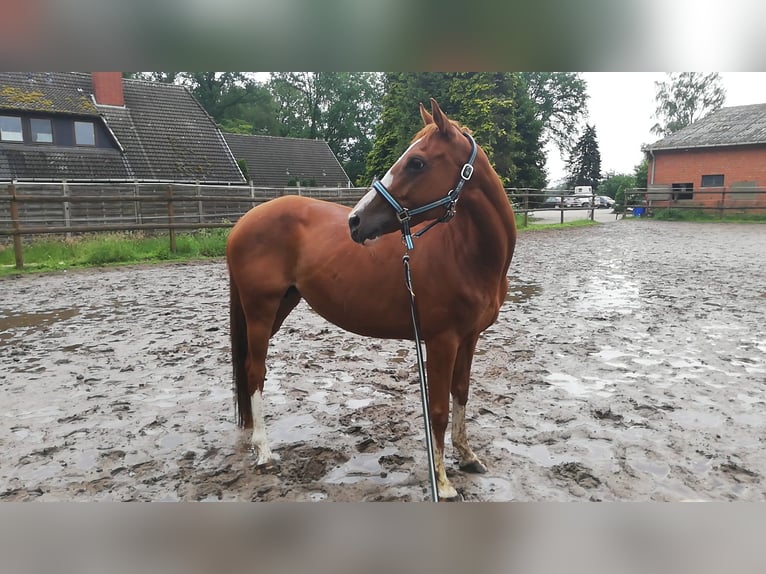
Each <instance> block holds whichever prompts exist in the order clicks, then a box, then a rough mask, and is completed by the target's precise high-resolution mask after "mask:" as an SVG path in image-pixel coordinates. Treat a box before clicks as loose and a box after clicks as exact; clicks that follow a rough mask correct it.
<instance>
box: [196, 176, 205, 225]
mask: <svg viewBox="0 0 766 574" xmlns="http://www.w3.org/2000/svg"><path fill="white" fill-rule="evenodd" d="M200 195H202V188H201V187H200V184H199V180H197V197H199V196H200ZM197 210H198V211H199V222H200V223H202V222H203V219H204V217H203V213H202V201H199V200H198V201H197Z"/></svg>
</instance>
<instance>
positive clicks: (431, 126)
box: [410, 120, 473, 143]
mask: <svg viewBox="0 0 766 574" xmlns="http://www.w3.org/2000/svg"><path fill="white" fill-rule="evenodd" d="M449 123H451V124H452V125H453V126H455V127H456V128H457V129H458V130H459V131H460V132H467V133H469V134H473V132H472V131H471V129H470V128H467V127H465V126H464V125H463V124H461V123H459V122H456V121H455V120H449ZM437 129H439V127H438V126H437V125H436V124H433V123H431V124H426V125H425V126H423V129H421V130H420V131H419V132H418V133H416V134H415V135H414V136H413V138H412V140H411V141H410V143H413V142H414V141H415V140H418V139H420V138H422V137H425V136H426V135H428V134H430V133H431V132H432V131H434V130H437Z"/></svg>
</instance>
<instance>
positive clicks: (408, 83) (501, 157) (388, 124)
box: [366, 72, 545, 187]
mask: <svg viewBox="0 0 766 574" xmlns="http://www.w3.org/2000/svg"><path fill="white" fill-rule="evenodd" d="M384 86H385V92H386V93H385V96H384V97H383V110H382V114H381V122H380V124H379V126H378V130H377V132H376V138H375V143H374V145H373V149H372V153H371V154H370V156H369V158H368V161H367V172H366V178H367V180H369V179H371V178H372V176H374V175H379V176H382V174H383V173H385V172H386V170H387V169H388V168H389V167H390V166H391V165H392V164H393V163H394V162H395V161H396V160H397V159H398V157H399V155H401V153H402V151H403V150H404V149H406V147H407V146H408V145H409V141H410V139H411V138H412V136H413V134H414V133H415V132H416V131H417V130H418V129H419V128H420V127H421V126H422V120H421V119H420V114H419V112H418V103H419V102H423V103H426V102H428V99H429V98H431V97H433V98H435V99H436V100H437V101H438V102H439V105H440V106H441V108H442V109H443V110H444V112H445V113H446V114H447V115H448V116H450V117H451V118H452V119H454V120H457V121H458V122H460V123H462V124H464V125H466V126H467V127H468V128H470V129H471V130H472V131H473V134H474V137H475V138H476V141H477V142H478V143H479V144H480V145H481V146H482V147H483V148H484V150H485V151H486V152H487V155H488V157H489V158H490V161H491V162H492V163H493V165H494V167H495V169H496V171H497V172H498V175H499V176H500V178H501V179H502V181H503V183H504V185H507V186H513V187H543V186H544V184H545V172H544V169H543V166H544V163H545V156H544V154H543V152H542V145H541V143H540V138H541V132H542V125H541V123H540V122H539V121H537V120H536V118H535V117H534V108H533V105H532V103H531V102H530V100H529V97H528V95H527V92H526V88H525V85H524V84H523V82H522V81H521V80H520V78H519V76H518V75H517V74H511V73H484V72H482V73H466V72H454V73H453V72H450V73H435V72H428V73H412V72H405V73H393V74H386V75H385V77H384Z"/></svg>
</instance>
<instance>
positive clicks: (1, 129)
mask: <svg viewBox="0 0 766 574" xmlns="http://www.w3.org/2000/svg"><path fill="white" fill-rule="evenodd" d="M0 140H2V141H4V142H23V141H24V133H23V132H22V131H21V118H20V117H17V116H0Z"/></svg>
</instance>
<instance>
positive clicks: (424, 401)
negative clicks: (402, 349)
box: [402, 254, 439, 502]
mask: <svg viewBox="0 0 766 574" xmlns="http://www.w3.org/2000/svg"><path fill="white" fill-rule="evenodd" d="M402 262H403V263H404V282H405V284H406V285H407V291H408V292H409V294H410V313H411V315H412V329H413V331H414V332H415V354H416V355H417V358H418V375H419V376H420V402H421V405H422V407H423V420H424V421H425V431H426V450H427V451H428V478H429V480H430V484H431V500H433V501H434V502H439V488H438V486H437V483H436V465H435V464H434V446H433V438H432V436H431V414H430V411H429V409H428V380H427V378H426V369H425V364H424V361H423V347H422V345H421V339H420V326H419V323H418V310H417V307H416V306H415V291H413V289H412V274H411V273H410V256H409V254H405V255H404V257H402Z"/></svg>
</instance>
